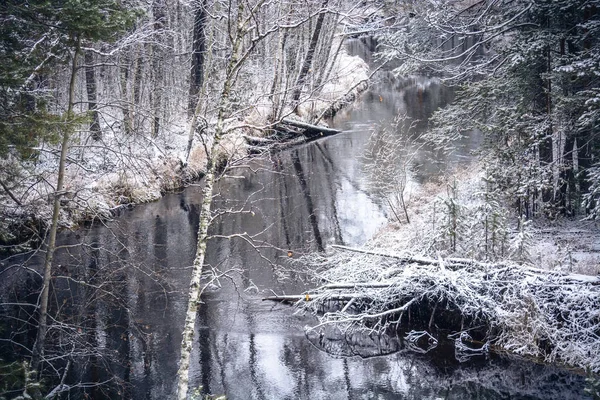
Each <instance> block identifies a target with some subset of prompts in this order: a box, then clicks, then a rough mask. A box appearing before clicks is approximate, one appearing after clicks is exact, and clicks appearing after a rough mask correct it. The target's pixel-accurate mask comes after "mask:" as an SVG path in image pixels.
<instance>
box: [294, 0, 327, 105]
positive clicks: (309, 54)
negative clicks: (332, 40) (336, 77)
mask: <svg viewBox="0 0 600 400" xmlns="http://www.w3.org/2000/svg"><path fill="white" fill-rule="evenodd" d="M328 3H329V0H323V4H322V8H325V7H327V4H328ZM324 19H325V12H324V11H323V10H321V13H320V14H319V16H318V17H317V23H316V24H315V29H314V31H313V34H312V37H311V39H310V43H309V45H308V50H307V51H306V57H305V58H304V63H303V64H302V68H301V69H300V73H299V74H298V79H297V80H296V86H295V87H294V91H293V92H292V102H293V106H294V110H296V109H297V108H298V101H299V100H300V94H301V93H302V87H303V86H304V83H305V82H306V77H307V76H308V71H309V70H310V67H311V65H312V60H313V56H314V54H315V49H316V48H317V43H318V42H319V36H320V35H321V28H322V26H323V20H324Z"/></svg>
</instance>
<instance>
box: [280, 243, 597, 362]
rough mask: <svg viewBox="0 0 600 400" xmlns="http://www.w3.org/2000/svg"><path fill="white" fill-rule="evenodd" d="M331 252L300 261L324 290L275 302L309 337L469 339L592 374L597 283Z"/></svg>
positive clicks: (531, 271)
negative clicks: (290, 307) (308, 327)
mask: <svg viewBox="0 0 600 400" xmlns="http://www.w3.org/2000/svg"><path fill="white" fill-rule="evenodd" d="M336 249H337V250H338V251H336V252H334V253H332V254H326V255H323V254H315V255H312V256H310V257H307V258H305V259H303V260H302V261H303V262H304V263H306V264H308V266H309V267H311V269H312V270H314V271H318V272H315V278H316V279H318V280H320V281H321V282H323V281H324V282H327V283H326V284H324V285H322V286H320V287H318V288H316V289H313V290H311V291H310V293H305V294H302V295H296V296H285V298H286V299H290V300H292V299H293V302H295V304H296V306H298V307H301V308H303V309H305V310H307V311H311V312H313V313H315V314H316V315H317V316H318V318H319V324H318V325H316V326H315V327H313V328H312V329H315V330H318V329H320V328H322V327H324V326H332V325H337V326H340V328H341V329H342V330H344V331H347V330H348V329H357V330H362V329H366V330H368V331H379V332H384V331H388V330H389V329H398V328H400V329H402V328H408V327H410V329H422V330H431V329H432V328H436V329H434V330H437V331H439V329H441V330H445V331H446V332H447V331H451V332H464V331H466V330H469V332H470V333H471V334H472V335H473V337H474V338H475V340H480V341H483V342H486V343H489V344H491V345H494V347H496V348H500V349H503V350H505V351H509V352H512V353H516V354H521V355H528V356H535V357H542V358H543V359H545V360H546V361H548V362H552V361H561V362H565V363H568V364H571V365H574V366H578V367H590V368H592V370H594V371H596V372H599V371H600V277H597V276H586V275H577V274H566V273H561V272H556V271H546V270H542V269H537V268H534V267H532V266H528V265H517V264H513V263H498V264H494V263H481V262H478V261H475V260H466V259H434V258H427V257H414V256H406V255H398V254H393V253H389V252H385V251H381V250H368V249H356V248H350V247H344V246H336ZM268 299H269V300H280V301H281V300H282V298H281V297H279V298H278V296H274V297H272V298H268ZM331 300H335V301H333V302H332V301H331Z"/></svg>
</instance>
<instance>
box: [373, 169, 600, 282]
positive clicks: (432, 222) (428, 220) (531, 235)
mask: <svg viewBox="0 0 600 400" xmlns="http://www.w3.org/2000/svg"><path fill="white" fill-rule="evenodd" d="M483 177H484V172H483V171H482V170H481V168H480V167H479V166H478V165H477V164H476V163H474V164H471V165H470V166H467V167H465V168H463V169H459V170H457V171H455V172H454V173H451V174H448V175H447V176H445V177H440V178H438V180H435V181H432V182H428V183H425V184H424V185H411V186H410V187H409V188H407V192H405V197H406V198H408V199H409V200H408V202H407V206H408V207H407V208H408V213H409V217H410V224H407V223H403V224H400V223H398V222H394V221H391V222H389V223H388V224H387V225H386V226H385V227H384V228H383V229H382V230H381V231H380V232H379V233H378V234H377V235H376V236H375V237H374V238H373V239H372V240H371V241H370V242H369V243H367V247H370V248H385V249H388V250H392V251H395V252H400V253H408V254H413V255H427V256H438V255H439V256H442V257H466V258H473V259H477V260H482V261H500V260H510V261H514V262H518V263H525V264H529V265H533V266H535V267H537V268H543V269H547V270H559V271H563V272H577V273H581V274H587V275H596V274H600V224H599V223H598V222H595V221H582V220H578V219H561V220H558V221H548V220H545V219H536V220H534V221H531V222H524V223H523V221H522V224H521V226H520V227H519V223H518V218H517V216H516V215H515V214H514V213H513V212H512V211H511V210H510V209H508V207H506V206H503V205H502V199H493V201H489V200H488V201H486V188H485V182H484V180H483ZM409 192H410V193H409ZM451 207H454V212H455V213H456V215H457V217H456V219H457V222H456V223H453V221H452V212H451V210H452V208H451ZM486 221H487V226H488V228H487V233H486V227H485V224H486ZM453 232H456V246H455V250H453V248H452V234H453ZM486 237H487V240H486Z"/></svg>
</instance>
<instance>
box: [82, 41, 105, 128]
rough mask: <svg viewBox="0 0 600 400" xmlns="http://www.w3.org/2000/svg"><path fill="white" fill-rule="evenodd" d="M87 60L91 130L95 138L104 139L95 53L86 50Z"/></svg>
mask: <svg viewBox="0 0 600 400" xmlns="http://www.w3.org/2000/svg"><path fill="white" fill-rule="evenodd" d="M84 61H85V88H86V91H87V98H88V111H89V113H90V115H91V117H92V121H91V123H90V131H91V132H92V138H93V139H94V140H100V139H102V130H101V129H100V117H99V115H98V105H97V92H96V71H95V69H94V54H93V53H92V52H91V51H86V52H85V56H84Z"/></svg>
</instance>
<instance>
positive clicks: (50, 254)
mask: <svg viewBox="0 0 600 400" xmlns="http://www.w3.org/2000/svg"><path fill="white" fill-rule="evenodd" d="M79 51H80V39H79V38H77V44H76V45H75V51H74V52H73V60H72V64H71V80H70V82H69V103H68V106H67V112H66V115H65V117H64V123H63V127H62V128H63V133H62V142H61V148H60V160H59V164H58V178H57V183H56V191H55V193H54V203H53V208H52V223H51V225H50V232H49V238H48V247H47V248H46V259H45V261H44V278H43V284H42V293H41V295H40V305H39V323H38V332H37V338H36V341H35V345H34V346H33V353H32V358H31V368H32V370H34V371H37V370H38V369H39V366H40V362H41V360H42V357H43V356H44V345H45V342H46V333H47V330H48V325H47V319H48V295H49V292H50V278H51V276H52V260H53V259H54V252H55V250H56V232H57V231H58V217H59V213H60V198H61V196H62V192H63V187H64V179H65V166H66V163H67V152H68V150H69V136H70V120H71V119H72V117H73V116H72V114H73V104H74V102H75V78H76V74H77V58H78V56H79Z"/></svg>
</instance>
